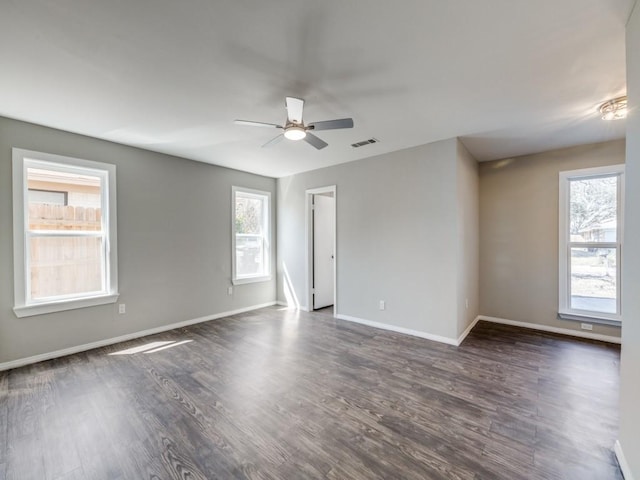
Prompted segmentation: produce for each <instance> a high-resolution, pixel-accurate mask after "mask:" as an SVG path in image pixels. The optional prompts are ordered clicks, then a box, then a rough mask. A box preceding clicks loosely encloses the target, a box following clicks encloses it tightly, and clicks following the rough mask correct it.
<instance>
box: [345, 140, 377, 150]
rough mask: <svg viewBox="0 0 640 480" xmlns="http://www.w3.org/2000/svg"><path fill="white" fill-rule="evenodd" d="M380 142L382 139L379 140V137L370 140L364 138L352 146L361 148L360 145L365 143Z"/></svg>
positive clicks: (362, 145)
mask: <svg viewBox="0 0 640 480" xmlns="http://www.w3.org/2000/svg"><path fill="white" fill-rule="evenodd" d="M378 142H380V140H378V139H377V138H370V139H369V140H363V141H361V142H357V143H352V144H351V146H352V147H353V148H360V147H364V146H365V145H371V144H372V143H378Z"/></svg>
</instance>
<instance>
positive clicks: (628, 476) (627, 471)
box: [613, 440, 634, 480]
mask: <svg viewBox="0 0 640 480" xmlns="http://www.w3.org/2000/svg"><path fill="white" fill-rule="evenodd" d="M613 451H614V452H615V454H616V459H617V460H618V465H620V470H622V475H623V476H624V480H634V478H633V473H631V468H630V467H629V464H628V463H627V459H626V458H625V456H624V452H623V451H622V445H620V440H616V443H615V445H614V446H613Z"/></svg>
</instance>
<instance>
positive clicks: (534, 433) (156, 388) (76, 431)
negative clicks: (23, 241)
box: [0, 307, 622, 480]
mask: <svg viewBox="0 0 640 480" xmlns="http://www.w3.org/2000/svg"><path fill="white" fill-rule="evenodd" d="M186 340H191V341H190V342H188V343H182V344H177V345H175V346H172V347H170V348H165V349H163V350H158V351H155V352H151V353H143V352H139V353H132V354H121V355H113V354H114V353H118V352H120V353H123V352H122V351H123V350H126V349H131V348H133V347H142V346H145V345H147V347H146V348H149V347H148V345H149V344H151V343H152V342H161V341H166V342H169V341H171V342H181V341H186ZM155 345H156V346H159V344H155ZM169 345H171V344H167V345H166V346H169ZM618 365H619V348H616V347H615V346H611V345H606V344H602V343H595V342H583V341H578V340H572V339H568V338H566V337H560V336H554V335H548V334H541V333H535V332H531V331H526V330H521V329H517V328H514V327H506V326H498V325H492V324H488V323H484V322H480V323H479V324H478V325H477V326H476V328H475V329H474V330H473V332H472V333H471V334H470V335H469V337H468V338H467V340H466V341H465V342H464V344H463V345H462V346H461V347H458V348H455V347H451V346H447V345H443V344H438V343H434V342H429V341H426V340H423V339H419V338H414V337H409V336H404V335H400V334H395V333H391V332H386V331H381V330H376V329H372V328H369V327H365V326H362V325H357V324H352V323H347V322H342V321H338V320H334V319H333V318H332V317H330V316H327V315H324V314H309V313H298V312H293V311H286V310H282V309H279V308H276V307H274V308H268V309H263V310H258V311H255V312H251V313H247V314H243V315H237V316H234V317H229V318H226V319H221V320H217V321H213V322H208V323H205V324H200V325H196V326H193V327H189V328H186V329H180V330H175V331H172V332H167V333H163V334H159V335H155V336H153V337H147V338H144V339H139V340H135V341H131V342H127V343H125V344H119V345H114V346H111V347H106V348H102V349H98V350H93V351H91V352H86V353H82V354H77V355H73V356H70V357H65V358H61V359H57V360H52V361H48V362H44V363H40V364H37V365H33V366H29V367H24V368H20V369H16V370H12V371H9V372H4V373H0V399H1V400H0V478H6V479H20V480H25V479H29V480H33V479H51V480H53V479H55V480H63V479H64V480H69V479H74V480H76V479H78V480H79V479H83V480H87V479H89V480H99V479H135V480H138V479H189V480H194V479H205V478H207V479H208V478H221V479H230V478H261V479H304V478H328V479H367V480H368V479H375V478H388V479H396V478H398V479H399V478H403V479H404V478H406V479H447V480H450V479H467V480H470V479H474V480H480V479H485V480H489V479H492V480H493V479H508V480H518V479H576V480H589V479H597V480H605V479H622V476H621V474H620V472H619V470H618V467H617V465H616V461H615V458H614V455H613V453H612V446H613V443H614V441H615V438H616V434H617V423H618V415H617V405H618Z"/></svg>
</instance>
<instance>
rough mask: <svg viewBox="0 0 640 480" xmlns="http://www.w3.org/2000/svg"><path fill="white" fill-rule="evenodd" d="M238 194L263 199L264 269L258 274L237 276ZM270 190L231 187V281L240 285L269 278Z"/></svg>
mask: <svg viewBox="0 0 640 480" xmlns="http://www.w3.org/2000/svg"><path fill="white" fill-rule="evenodd" d="M238 194H242V195H246V196H249V197H254V198H261V199H263V202H264V203H263V205H264V208H263V219H262V222H263V225H262V228H263V232H264V233H263V235H262V237H263V238H262V241H263V252H264V254H263V255H264V263H265V269H264V270H265V271H264V272H263V273H261V274H259V275H244V276H238V273H237V256H236V255H237V251H236V235H237V232H236V197H237V195H238ZM271 232H272V222H271V192H267V191H263V190H255V189H252V188H245V187H237V186H232V187H231V283H232V284H233V285H242V284H246V283H257V282H268V281H270V280H271V278H272V276H271Z"/></svg>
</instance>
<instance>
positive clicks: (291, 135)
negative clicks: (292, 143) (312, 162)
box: [284, 125, 307, 140]
mask: <svg viewBox="0 0 640 480" xmlns="http://www.w3.org/2000/svg"><path fill="white" fill-rule="evenodd" d="M284 136H285V137H286V138H288V139H289V140H302V139H303V138H304V137H306V136H307V132H305V131H304V128H302V127H300V126H298V125H291V126H290V127H287V128H286V129H285V131H284Z"/></svg>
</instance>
